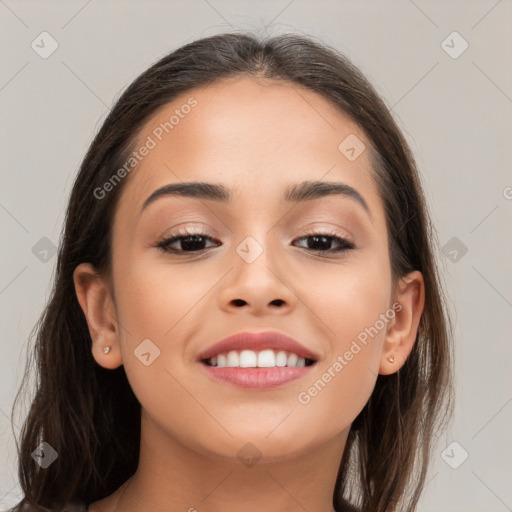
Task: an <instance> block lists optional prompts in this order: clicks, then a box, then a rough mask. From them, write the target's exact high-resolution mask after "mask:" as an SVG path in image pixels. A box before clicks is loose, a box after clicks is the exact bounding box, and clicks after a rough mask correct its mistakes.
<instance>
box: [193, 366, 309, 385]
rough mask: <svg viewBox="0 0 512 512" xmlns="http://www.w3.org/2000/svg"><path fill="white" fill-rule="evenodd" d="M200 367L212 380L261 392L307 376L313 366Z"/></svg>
mask: <svg viewBox="0 0 512 512" xmlns="http://www.w3.org/2000/svg"><path fill="white" fill-rule="evenodd" d="M201 367H202V368H203V369H204V370H205V371H206V372H207V373H208V374H209V375H210V376H211V377H213V378H214V379H216V380H218V381H221V382H225V383H228V384H231V385H234V386H237V387H241V388H246V389H248V388H250V389H255V390H263V389H269V388H275V387H278V386H282V385H284V384H287V383H288V382H291V381H293V380H297V379H300V378H301V377H304V376H305V375H307V374H308V373H309V372H310V371H311V370H312V368H314V367H315V365H314V364H313V365H311V366H302V367H296V368H288V367H286V366H282V367H279V366H276V367H275V368H230V367H227V366H224V367H222V368H219V367H216V366H208V365H206V364H201Z"/></svg>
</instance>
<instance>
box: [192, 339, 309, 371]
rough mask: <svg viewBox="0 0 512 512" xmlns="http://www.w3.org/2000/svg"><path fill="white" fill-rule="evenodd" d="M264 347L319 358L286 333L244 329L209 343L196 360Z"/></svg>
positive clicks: (307, 357)
mask: <svg viewBox="0 0 512 512" xmlns="http://www.w3.org/2000/svg"><path fill="white" fill-rule="evenodd" d="M265 349H272V350H284V351H286V352H293V353H294V354H297V355H298V356H299V357H303V358H305V359H314V360H315V361H318V359H319V356H318V354H316V353H315V352H313V351H311V350H309V349H308V348H306V347H305V346H304V345H301V344H300V343H299V342H298V341H297V340H294V339H293V338H290V337H289V336H287V335H286V334H283V333H280V332H278V331H261V332H249V331H245V332H239V333H236V334H233V335H231V336H228V337H227V338H224V339H222V340H221V341H219V342H217V343H215V344H213V345H211V346H210V347H208V348H207V349H206V350H203V351H202V352H201V353H200V354H199V355H198V361H203V360H205V359H210V358H211V357H213V356H216V355H218V354H222V353H224V352H229V351H230V350H254V351H260V350H265ZM235 369H237V368H235Z"/></svg>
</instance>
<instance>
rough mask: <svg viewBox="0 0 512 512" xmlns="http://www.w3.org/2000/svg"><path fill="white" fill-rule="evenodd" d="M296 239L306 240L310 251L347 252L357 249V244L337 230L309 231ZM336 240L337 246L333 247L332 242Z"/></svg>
mask: <svg viewBox="0 0 512 512" xmlns="http://www.w3.org/2000/svg"><path fill="white" fill-rule="evenodd" d="M295 240H306V241H307V242H306V247H304V248H305V249H308V250H310V251H314V252H319V253H323V252H331V253H332V252H346V251H351V250H353V249H355V245H354V244H353V243H352V242H350V241H349V240H347V239H346V238H344V237H342V236H340V235H337V234H336V233H335V232H331V233H324V232H321V231H320V232H314V233H307V234H306V235H304V236H302V237H300V238H296V239H295ZM333 242H335V244H337V247H336V248H334V249H333V248H331V244H332V243H333Z"/></svg>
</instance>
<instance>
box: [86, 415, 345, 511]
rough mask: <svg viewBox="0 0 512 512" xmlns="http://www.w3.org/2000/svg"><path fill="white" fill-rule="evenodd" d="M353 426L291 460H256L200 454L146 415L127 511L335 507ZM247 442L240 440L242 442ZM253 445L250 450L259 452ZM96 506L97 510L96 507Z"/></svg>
mask: <svg viewBox="0 0 512 512" xmlns="http://www.w3.org/2000/svg"><path fill="white" fill-rule="evenodd" d="M347 435H348V429H347V430H346V431H343V432H342V433H341V434H340V435H338V436H336V437H334V438H332V439H330V440H328V441H326V442H324V443H323V444H321V445H319V446H317V447H315V448H313V449H310V450H309V451H307V452H301V453H300V454H298V455H296V456H293V457H290V458H288V459H286V460H282V459H279V460H273V461H272V460H269V459H268V458H267V456H266V455H265V457H263V458H262V459H260V460H258V461H257V462H255V463H254V465H251V462H249V460H246V461H245V464H244V463H243V462H241V460H239V459H238V458H236V457H235V458H223V457H220V456H216V455H215V454H211V453H201V451H200V450H198V449H191V448H189V447H187V446H185V445H184V444H183V443H180V442H179V441H177V440H176V439H175V438H173V437H172V436H170V435H169V433H168V432H165V431H164V430H162V429H161V428H160V427H159V426H158V425H157V424H156V423H154V422H153V421H152V420H151V419H150V418H148V416H147V415H145V414H144V413H143V415H142V425H141V446H140V456H139V465H138V468H137V471H136V473H135V474H134V475H133V477H132V478H131V479H130V480H129V482H128V483H127V485H125V486H123V488H121V489H119V491H118V493H119V494H118V493H116V494H118V496H117V500H116V501H117V506H116V507H115V509H117V510H118V511H121V510H122V511H123V512H137V511H141V510H152V511H154V512H159V511H162V512H163V511H166V512H169V511H170V510H173V511H174V510H176V511H187V512H202V511H203V510H208V512H231V511H233V512H234V511H237V512H238V511H239V510H240V509H241V508H243V510H244V512H260V511H261V510H272V511H273V512H304V510H314V511H315V512H333V511H334V508H333V505H332V498H333V493H334V486H335V483H336V476H337V473H338V468H339V464H340V461H341V457H342V454H343V450H344V448H345V443H346V438H347ZM244 444H246V443H243V442H242V443H241V446H243V445H244ZM251 446H253V445H247V446H246V448H245V449H246V451H247V453H248V454H249V455H250V454H251V451H254V452H256V448H251ZM91 510H93V509H91Z"/></svg>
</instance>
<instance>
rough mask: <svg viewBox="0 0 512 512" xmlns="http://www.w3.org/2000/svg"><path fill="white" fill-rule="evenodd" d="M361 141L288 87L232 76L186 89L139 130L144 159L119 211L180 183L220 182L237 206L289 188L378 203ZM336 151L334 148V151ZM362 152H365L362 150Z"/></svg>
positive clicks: (342, 121)
mask: <svg viewBox="0 0 512 512" xmlns="http://www.w3.org/2000/svg"><path fill="white" fill-rule="evenodd" d="M344 141H349V143H350V144H348V145H352V146H353V145H354V142H355V143H356V144H359V146H358V147H356V148H355V149H356V151H360V150H361V148H363V147H364V146H366V148H369V143H368V140H367V137H366V136H365V134H364V132H363V131H362V129H361V128H360V127H359V126H358V125H357V124H356V123H355V122H354V121H353V120H352V119H351V118H350V116H348V115H347V114H346V113H344V112H342V111H341V110H340V109H338V108H337V107H336V106H335V105H334V104H332V103H331V102H330V101H329V100H327V99H326V98H324V97H322V96H321V95H319V94H317V93H315V92H314V91H311V90H309V89H306V88H303V87H301V86H300V85H297V84H291V83H289V82H277V81H274V80H257V81H255V80H254V79H252V78H248V77H236V78H230V79H224V80H219V81H217V82H215V83H213V84H211V85H208V86H206V87H201V88H196V89H192V90H190V91H187V92H186V93H184V94H181V95H180V96H178V97H177V98H175V99H174V100H173V101H172V102H170V103H168V104H166V105H164V106H163V107H161V108H160V109H159V110H158V111H157V112H156V113H155V114H154V115H153V116H152V117H151V119H150V120H149V121H147V122H146V123H145V126H144V127H143V129H142V130H141V132H140V133H139V136H138V140H137V143H136V144H135V150H137V149H140V148H142V147H143V146H146V147H148V148H150V149H149V150H146V151H144V153H145V155H144V156H143V157H139V158H140V159H139V161H138V162H137V164H136V166H135V167H134V169H133V171H131V173H130V175H129V179H128V182H127V183H125V187H124V190H123V193H122V199H121V201H120V203H121V204H120V206H119V209H121V208H123V204H125V205H126V204H129V207H130V210H132V211H133V210H137V211H138V210H140V208H141V206H142V204H143V202H144V200H145V199H146V198H147V196H148V195H149V194H151V192H152V191H153V190H155V189H156V188H158V187H160V186H162V185H165V184H168V183H176V182H180V181H208V182H212V183H213V182H215V183H223V184H225V185H226V186H227V187H229V188H232V189H234V192H235V194H234V195H235V196H243V202H248V201H249V202H250V201H251V200H254V201H260V202H261V201H262V200H268V199H270V194H272V193H273V192H275V193H276V198H277V197H278V196H279V197H281V193H282V191H283V190H284V188H286V186H287V185H288V184H289V183H292V182H293V183H295V182H299V181H305V180H321V179H323V180H326V181H334V180H336V181H343V182H344V183H347V184H348V185H350V186H352V187H354V188H356V189H358V190H360V191H364V192H365V195H367V196H370V197H368V198H367V200H368V201H369V202H375V201H376V200H378V197H377V195H376V191H375V190H374V184H373V181H372V180H371V176H370V168H371V164H370V161H369V155H368V151H363V152H362V153H361V154H360V156H358V157H357V158H356V159H352V160H351V159H349V158H347V155H346V154H344V153H343V151H344V150H345V149H346V146H347V143H345V142H344ZM340 144H341V146H340ZM363 145H364V146H363Z"/></svg>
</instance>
